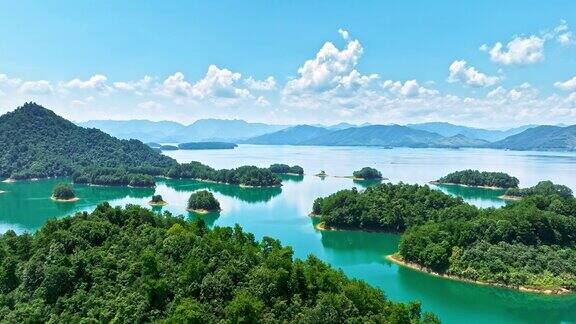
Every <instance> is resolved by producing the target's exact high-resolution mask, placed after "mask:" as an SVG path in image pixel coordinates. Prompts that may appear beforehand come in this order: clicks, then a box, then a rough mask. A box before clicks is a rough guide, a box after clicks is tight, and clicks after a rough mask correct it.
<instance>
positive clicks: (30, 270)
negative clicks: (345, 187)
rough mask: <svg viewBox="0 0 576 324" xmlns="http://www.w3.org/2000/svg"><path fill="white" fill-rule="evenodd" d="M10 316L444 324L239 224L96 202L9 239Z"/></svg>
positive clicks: (6, 297)
mask: <svg viewBox="0 0 576 324" xmlns="http://www.w3.org/2000/svg"><path fill="white" fill-rule="evenodd" d="M0 274H1V275H0V319H2V321H6V322H12V323H23V322H49V321H53V322H62V323H80V322H120V323H140V322H158V321H168V322H173V323H217V322H224V323H258V322H267V323H280V322H284V323H341V322H349V323H406V324H409V323H420V322H423V323H437V322H438V320H437V318H436V317H435V316H434V315H431V314H429V313H424V314H421V310H420V305H419V304H418V303H409V304H402V303H395V302H391V301H389V300H387V299H386V297H385V295H384V293H383V292H382V291H380V290H378V289H376V288H372V287H370V286H369V285H367V284H366V283H365V282H363V281H359V280H355V279H348V278H347V277H346V276H345V275H344V274H343V273H342V272H341V271H337V270H335V269H333V268H331V267H330V266H328V265H326V264H325V263H323V262H322V261H320V260H319V259H317V258H316V257H314V256H310V257H308V259H307V260H298V259H296V260H295V259H293V252H292V249H291V248H290V247H283V246H282V245H280V243H279V242H278V241H277V240H274V239H271V238H264V239H262V241H260V242H257V241H255V239H254V236H253V235H252V234H250V233H246V232H244V231H242V229H241V228H240V227H239V226H238V225H236V227H234V228H218V227H216V228H214V229H212V230H209V229H207V228H206V226H205V224H204V222H203V221H202V220H199V219H197V220H194V221H191V222H190V221H185V220H184V219H182V218H180V217H173V216H172V215H170V214H169V213H165V214H164V215H163V216H161V215H158V214H154V213H153V212H152V211H150V210H147V209H145V208H142V207H138V206H127V207H126V208H125V209H122V208H120V207H117V208H112V207H110V205H108V204H106V203H105V204H102V205H100V206H98V207H97V208H96V209H95V210H94V211H93V212H92V213H87V212H83V213H78V214H76V215H75V216H73V217H67V218H64V219H61V220H51V221H49V222H48V223H46V224H45V225H44V226H43V227H42V228H41V229H40V230H39V231H38V232H36V233H35V234H22V235H16V234H15V233H14V232H12V231H8V232H7V233H5V234H4V235H0Z"/></svg>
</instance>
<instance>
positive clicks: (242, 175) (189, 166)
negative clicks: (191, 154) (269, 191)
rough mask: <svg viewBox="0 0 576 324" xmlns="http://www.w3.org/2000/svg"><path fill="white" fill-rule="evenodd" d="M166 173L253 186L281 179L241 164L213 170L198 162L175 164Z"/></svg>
mask: <svg viewBox="0 0 576 324" xmlns="http://www.w3.org/2000/svg"><path fill="white" fill-rule="evenodd" d="M166 175H167V176H168V177H170V178H184V179H199V180H208V181H215V182H221V183H228V184H239V185H245V186H254V187H266V186H277V185H280V183H281V179H280V178H279V177H278V176H277V175H275V174H274V173H272V172H271V171H270V170H269V169H264V168H258V167H255V166H241V167H239V168H236V169H222V170H215V169H213V168H211V167H209V166H207V165H204V164H202V163H200V162H195V161H194V162H190V163H183V164H179V165H175V166H173V167H172V168H170V170H168V172H167V173H166Z"/></svg>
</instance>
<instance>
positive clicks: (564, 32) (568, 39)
mask: <svg viewBox="0 0 576 324" xmlns="http://www.w3.org/2000/svg"><path fill="white" fill-rule="evenodd" d="M554 37H555V38H556V41H558V42H559V43H560V44H562V45H570V44H572V43H573V42H574V38H573V34H572V31H571V30H570V27H568V23H567V22H566V20H564V19H562V20H560V25H558V26H556V28H554Z"/></svg>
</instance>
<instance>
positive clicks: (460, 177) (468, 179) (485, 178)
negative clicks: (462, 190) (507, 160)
mask: <svg viewBox="0 0 576 324" xmlns="http://www.w3.org/2000/svg"><path fill="white" fill-rule="evenodd" d="M431 183H433V184H452V185H462V186H470V187H483V188H494V189H508V188H518V184H519V183H520V181H519V180H518V178H516V177H513V176H511V175H508V174H506V173H504V172H487V171H482V172H480V171H478V170H463V171H456V172H452V173H449V174H447V175H446V176H444V177H442V178H440V179H438V180H436V181H431Z"/></svg>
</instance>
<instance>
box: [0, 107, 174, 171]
mask: <svg viewBox="0 0 576 324" xmlns="http://www.w3.org/2000/svg"><path fill="white" fill-rule="evenodd" d="M174 164H176V161H174V160H173V159H171V158H169V157H167V156H164V155H162V154H160V153H158V152H156V151H154V150H153V149H152V148H150V147H148V146H147V145H144V144H143V143H142V142H140V141H137V140H119V139H117V138H114V137H112V136H110V135H108V134H106V133H104V132H102V131H100V130H97V129H87V128H82V127H79V126H77V125H75V124H73V123H72V122H70V121H68V120H66V119H64V118H62V117H60V116H58V115H56V114H55V113H54V112H52V111H50V110H48V109H46V108H44V107H42V106H40V105H37V104H35V103H26V104H24V105H23V106H22V107H19V108H17V109H16V110H14V111H12V112H9V113H7V114H5V115H3V116H0V178H14V179H28V178H44V177H54V176H69V175H72V174H73V173H74V172H75V171H79V170H81V169H83V168H86V167H96V166H97V167H112V168H119V167H122V168H146V167H154V168H168V167H170V166H172V165H174Z"/></svg>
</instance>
